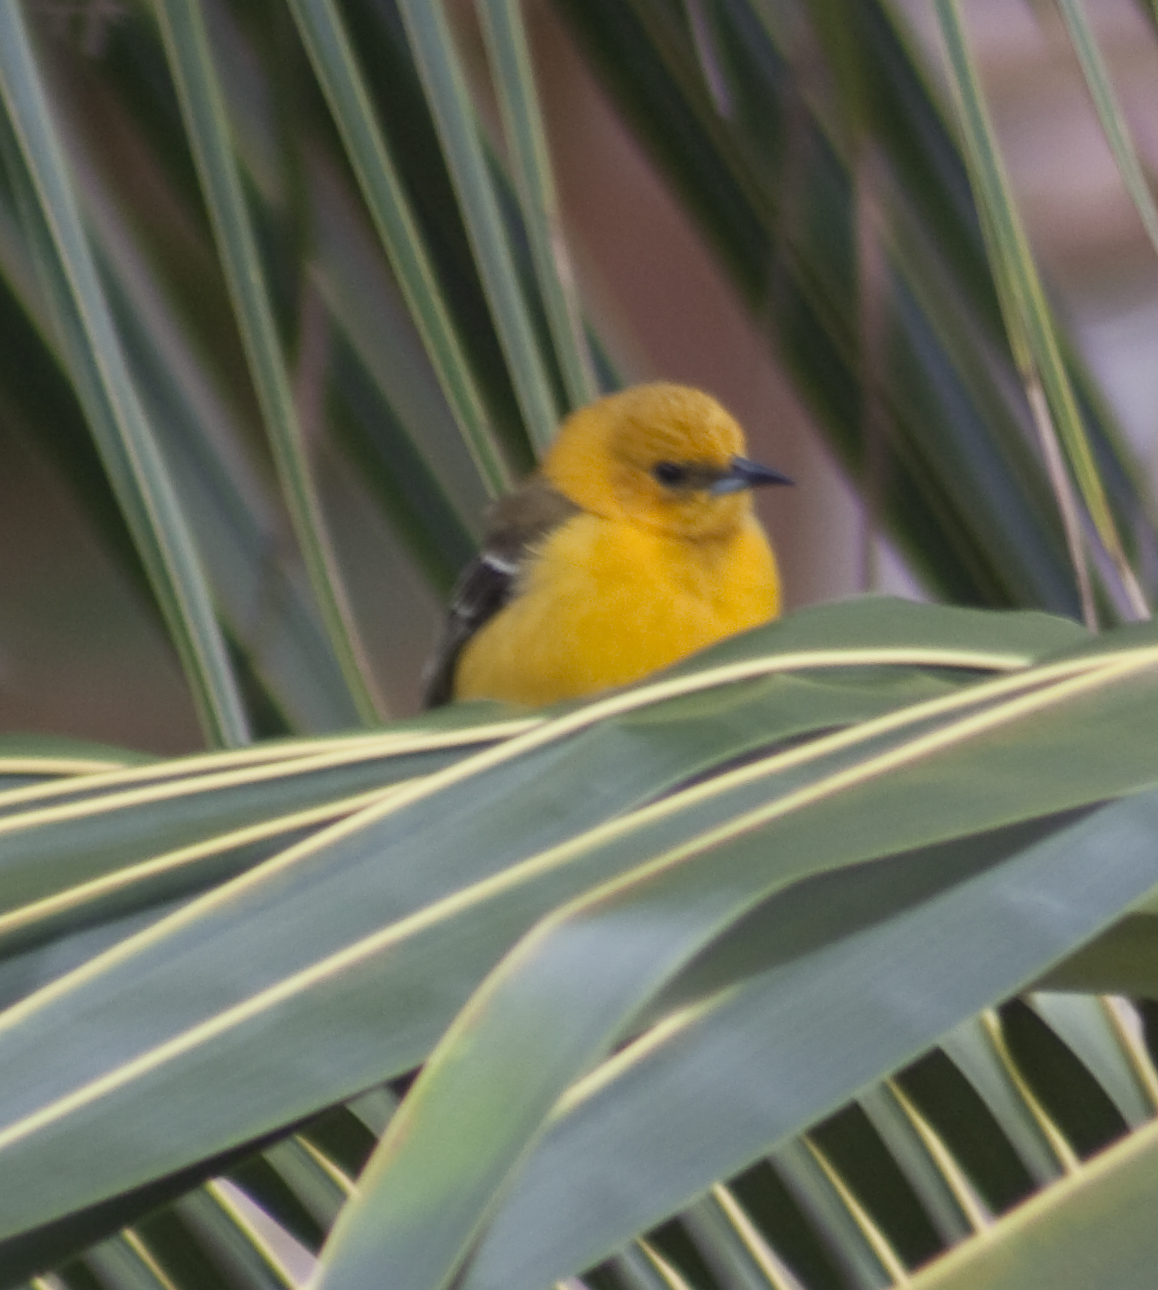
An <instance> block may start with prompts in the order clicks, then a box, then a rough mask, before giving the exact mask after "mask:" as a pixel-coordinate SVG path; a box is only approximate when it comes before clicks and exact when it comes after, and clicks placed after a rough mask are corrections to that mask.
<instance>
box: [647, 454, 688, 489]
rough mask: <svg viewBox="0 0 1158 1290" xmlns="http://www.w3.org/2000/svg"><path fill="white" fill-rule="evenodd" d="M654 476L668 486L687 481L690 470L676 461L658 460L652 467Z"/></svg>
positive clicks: (672, 486) (671, 486) (673, 486)
mask: <svg viewBox="0 0 1158 1290" xmlns="http://www.w3.org/2000/svg"><path fill="white" fill-rule="evenodd" d="M651 473H652V476H653V477H654V478H655V479H657V480H659V482H660V483H661V484H663V485H665V487H667V488H675V487H676V486H678V485H679V484H683V483H686V482H687V478H688V470H687V467H686V466H680V465H678V464H677V463H676V462H674V461H657V462H656V463H655V465H654V466H653V467H652V468H651Z"/></svg>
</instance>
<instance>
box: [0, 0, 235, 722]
mask: <svg viewBox="0 0 1158 1290" xmlns="http://www.w3.org/2000/svg"><path fill="white" fill-rule="evenodd" d="M0 96H2V98H3V104H4V109H5V112H6V114H7V118H8V121H9V122H10V124H11V128H12V131H13V132H14V134H15V138H16V140H17V143H18V146H19V150H20V155H21V158H22V161H23V164H24V165H25V166H26V167H27V171H28V175H29V178H30V181H31V183H32V185H33V187H34V189H35V193H36V201H37V203H38V210H37V212H36V216H37V217H38V218H40V219H43V221H44V223H45V226H46V229H47V234H48V238H49V239H50V240H51V246H52V260H51V263H50V265H49V274H48V279H49V282H48V285H49V289H50V292H51V294H52V296H53V298H54V303H55V306H56V313H57V316H58V318H60V319H61V320H62V322H63V323H64V325H65V330H66V333H67V334H68V335H69V336H70V337H71V338H72V339H71V343H70V344H69V345H68V351H69V357H70V363H71V364H72V365H73V367H74V380H75V383H76V387H77V392H78V395H79V396H80V398H81V401H82V403H83V404H84V406H85V408H86V413H87V416H88V420H89V425H90V428H91V430H92V432H93V435H94V437H95V438H96V441H97V444H98V447H99V449H100V452H101V455H102V457H103V459H104V461H105V464H106V468H107V470H108V472H109V475H110V479H111V480H112V483H113V487H114V489H115V490H116V492H117V495H118V498H119V500H120V503H121V507H122V510H123V512H124V515H125V518H126V520H127V521H128V523H129V526H130V528H131V529H132V531H133V534H134V538H135V541H136V543H137V547H138V550H139V551H140V552H141V555H142V558H143V559H144V562H145V566H146V568H147V569H148V571H149V576H150V580H151V582H152V584H153V587H154V590H155V592H156V594H157V597H158V601H159V603H160V605H161V608H162V610H163V612H164V614H165V618H166V621H167V623H168V626H169V629H170V632H171V633H172V636H173V640H174V642H175V644H176V646H177V649H178V652H179V654H180V655H181V658H182V662H183V664H184V666H185V671H186V676H187V678H188V680H189V684H190V686H191V688H192V690H193V694H194V697H195V699H196V701H197V705H198V710H199V712H200V714H201V719H202V722H203V724H204V725H205V727H206V731H207V733H208V735H209V736H210V738H211V740H212V741H213V742H215V743H225V744H238V743H244V742H246V740H247V738H248V734H247V729H246V718H245V713H244V708H243V706H242V702H241V698H240V695H239V693H238V690H237V684H236V681H235V679H234V677H233V673H232V669H231V667H230V664H229V660H228V657H227V653H226V649H225V643H224V641H223V640H222V637H221V632H220V629H219V627H218V624H217V620H216V617H215V615H214V612H213V608H212V604H211V601H210V595H209V590H208V588H207V586H206V584H205V580H204V575H203V573H202V570H201V567H200V564H199V562H198V558H197V554H196V551H195V549H194V545H193V541H192V538H191V536H190V534H189V531H188V526H187V524H186V521H185V519H184V516H183V514H182V512H181V508H180V505H179V503H178V500H177V498H176V496H175V493H174V491H173V486H172V484H171V482H170V480H169V476H168V472H167V471H166V468H165V465H164V462H163V461H162V459H161V457H160V454H159V453H158V451H157V447H156V443H155V440H154V438H153V435H152V433H151V431H150V428H149V426H148V424H147V422H146V420H145V418H144V415H143V413H142V410H141V406H140V401H139V399H138V397H137V394H136V391H135V389H134V387H133V384H132V381H131V379H130V377H129V373H128V370H127V368H126V364H125V360H124V355H123V353H122V351H121V346H120V342H119V340H118V338H117V334H116V330H115V327H114V325H113V320H112V317H111V315H110V312H109V308H108V303H107V301H106V299H105V296H104V292H103V290H102V288H101V285H100V281H99V278H98V276H97V272H96V267H95V265H94V263H93V258H92V252H91V250H90V248H89V244H88V241H87V238H86V236H85V233H84V229H83V227H82V224H81V218H80V213H79V210H78V209H77V203H76V200H75V197H74V194H73V191H72V188H71V185H70V182H69V178H68V172H67V167H66V164H65V160H64V155H63V151H62V148H61V146H60V143H59V141H58V139H57V136H56V131H55V127H54V125H53V121H52V117H51V113H50V111H49V107H48V103H47V100H46V98H45V95H44V91H43V88H42V86H41V84H40V78H39V75H38V73H37V70H36V64H35V61H34V59H33V55H32V49H31V46H30V44H29V40H28V33H27V31H26V29H25V26H24V21H23V18H22V16H21V11H20V9H19V7H18V6H17V5H14V4H8V5H5V6H4V7H3V9H2V10H0Z"/></svg>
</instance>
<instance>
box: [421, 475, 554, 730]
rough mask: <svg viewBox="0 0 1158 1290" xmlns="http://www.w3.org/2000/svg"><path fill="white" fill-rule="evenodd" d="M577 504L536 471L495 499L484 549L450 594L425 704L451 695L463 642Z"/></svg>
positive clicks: (511, 592) (511, 591)
mask: <svg viewBox="0 0 1158 1290" xmlns="http://www.w3.org/2000/svg"><path fill="white" fill-rule="evenodd" d="M578 512H579V507H578V506H576V505H575V503H574V502H572V501H571V500H570V498H567V497H564V496H563V494H562V493H560V492H557V491H556V490H555V489H554V488H552V487H551V485H550V484H548V483H547V481H546V480H545V479H543V478H542V476H540V475H532V476H531V478H530V479H528V480H527V481H526V483H524V484H522V485H521V486H520V487H519V488H517V489H516V490H515V491H514V492H513V493H508V494H507V496H506V497H503V498H500V499H499V501H498V502H496V503H495V506H494V509H493V510H492V512H491V514H490V517H489V524H488V526H487V534H486V537H485V539H484V542H483V549H482V550H481V551H480V552H479V554H478V555H477V556H475V558H474V559H473V560H472V561H471V562H470V564H468V565H467V566H466V568H465V569H464V570H463V571H462V573H461V575H460V576H459V579H458V582H457V583H456V584H455V587H454V591H453V592H452V593H451V599H450V610H449V612H448V614H447V619H446V625H445V626H444V627H443V629H442V635H441V636H440V637H439V640H438V644H437V645H436V646H435V650H434V654H433V656H432V657H431V660H430V662H429V663H428V664H427V666H426V670H425V672H424V674H423V675H424V678H425V681H426V690H425V694H424V696H423V707H426V708H437V707H441V705H442V704H444V703H450V702H451V700H452V699H453V698H454V673H455V668H456V667H457V665H458V659H459V655H460V654H461V653H462V650H463V647H464V646H465V645H466V643H467V641H469V640H470V638H471V637H472V636H473V635H474V634H475V632H477V631H478V630H479V628H480V627H482V626H483V625H484V623H486V622H488V621H489V620H490V619H491V618H493V617H494V616H495V614H497V613H498V612H499V610H500V609H502V607H503V606H504V605H505V604H507V603H508V602H509V601H510V600H511V598H512V597H514V596H515V595H517V594H518V584H519V575H520V573H521V571H522V569H523V566H524V564H525V563H526V561H527V560H528V559H529V558H530V557H532V556H533V555H534V553H535V551H536V550H537V548H538V547H539V545H540V544H541V543H542V541H543V539H544V538H545V537H546V536H547V535H548V534H549V533H550V532H551V531H552V530H553V529H556V528H558V526H559V525H560V524H563V523H565V522H566V521H567V520H569V519H570V518H571V517H572V516H573V515H577V514H578Z"/></svg>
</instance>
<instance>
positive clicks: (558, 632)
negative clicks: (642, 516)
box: [455, 513, 779, 706]
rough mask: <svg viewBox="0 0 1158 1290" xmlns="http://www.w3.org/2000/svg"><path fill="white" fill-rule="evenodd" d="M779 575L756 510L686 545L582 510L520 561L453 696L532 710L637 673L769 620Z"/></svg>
mask: <svg viewBox="0 0 1158 1290" xmlns="http://www.w3.org/2000/svg"><path fill="white" fill-rule="evenodd" d="M778 607H779V578H778V575H777V570H776V562H775V559H774V557H773V555H772V550H771V548H770V547H769V545H768V541H767V539H766V537H765V536H764V531H763V529H762V528H761V527H760V524H759V522H758V521H757V520H756V519H755V518H754V517H751V516H749V517H747V519H746V520H745V522H744V523H742V524H741V525H740V526H739V527H738V528H736V529H735V530H734V531H733V532H731V533H728V534H724V535H715V536H713V537H711V538H708V539H703V540H697V541H692V540H689V539H687V538H683V537H675V536H672V535H670V534H665V533H662V532H659V531H657V530H654V529H649V528H644V527H640V526H638V525H634V524H631V523H627V522H624V521H620V520H615V519H606V518H604V517H601V516H598V515H592V514H589V513H583V514H579V515H576V516H574V517H573V518H572V519H570V520H568V521H567V522H566V523H564V524H562V525H561V526H560V527H559V528H557V529H556V530H555V531H554V532H553V533H551V534H550V536H549V537H548V538H547V539H546V540H545V541H544V543H543V546H542V548H541V549H540V550H539V551H538V552H537V554H536V555H535V556H534V557H533V558H531V559H530V560H528V562H527V565H526V567H525V569H524V571H523V573H522V575H521V578H520V583H519V587H518V589H517V593H516V595H515V597H514V598H513V599H512V601H511V602H510V603H509V604H508V605H506V606H505V607H504V608H503V609H502V610H500V611H499V613H498V614H496V615H495V617H494V618H492V619H491V620H490V621H489V622H488V623H486V625H485V626H483V627H482V628H481V629H480V630H479V632H478V633H477V634H476V635H475V636H474V637H473V638H472V639H471V640H470V641H469V642H468V644H467V645H466V647H465V648H464V650H463V653H462V655H461V657H460V659H459V662H458V668H457V672H456V682H455V697H456V698H459V699H470V698H483V697H485V698H495V699H505V700H507V701H509V702H513V703H524V704H529V705H536V706H537V705H539V704H544V703H553V702H556V701H557V700H560V699H569V698H576V697H580V696H582V695H586V694H592V693H595V692H597V691H599V690H604V689H607V688H609V687H612V686H617V685H625V684H627V683H628V682H631V681H635V680H638V679H639V678H640V677H643V676H646V675H647V674H648V673H649V672H653V671H655V670H656V669H657V668H661V667H665V666H667V664H669V663H674V662H675V661H676V660H677V659H680V658H683V657H684V656H685V655H687V654H691V653H694V652H695V651H696V650H698V649H702V648H703V647H704V646H706V645H710V644H712V643H713V642H714V641H717V640H721V639H722V638H724V637H725V636H730V635H732V634H733V633H735V632H738V631H743V630H744V629H745V628H748V627H754V626H756V625H757V624H758V623H762V622H765V621H767V620H768V619H769V618H772V617H774V616H775V614H776V612H777V609H778Z"/></svg>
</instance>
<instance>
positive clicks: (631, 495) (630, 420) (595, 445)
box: [543, 383, 791, 538]
mask: <svg viewBox="0 0 1158 1290" xmlns="http://www.w3.org/2000/svg"><path fill="white" fill-rule="evenodd" d="M744 451H745V443H744V432H743V431H742V430H741V429H740V427H739V425H737V423H736V421H735V420H734V419H733V418H732V417H731V416H729V415H728V413H727V412H725V411H724V409H723V408H722V407H721V406H720V405H719V404H718V403H717V402H716V401H715V399H713V398H712V397H711V396H710V395H707V394H704V393H703V391H702V390H695V389H691V388H690V387H688V386H685V385H670V384H666V383H657V384H654V385H637V386H634V387H633V388H631V389H629V390H624V391H623V392H622V393H620V394H612V395H610V396H609V397H608V398H605V399H600V400H599V401H598V402H597V403H592V404H590V405H589V406H588V407H585V408H580V409H579V411H578V412H575V413H574V414H573V415H572V416H570V417H568V419H567V420H566V421H565V422H564V423H563V425H562V427H561V428H560V430H559V434H558V437H557V438H556V440H555V442H554V443H553V444H552V446H551V448H550V450H549V452H548V453H547V456H546V459H545V460H544V462H543V473H544V474H545V475H546V476H547V478H548V479H549V480H550V482H551V483H552V484H553V485H554V486H555V487H556V488H557V489H558V490H559V491H560V492H561V493H564V494H565V495H566V496H567V497H569V498H570V499H571V500H572V501H573V502H575V503H576V504H577V505H578V506H581V507H582V508H583V509H584V510H586V511H591V512H593V513H594V514H596V515H602V516H605V517H606V518H608V519H626V520H630V521H631V522H633V523H637V524H641V525H645V526H647V527H650V528H655V529H658V530H660V531H661V532H664V533H670V534H673V535H676V536H679V537H689V538H708V537H715V536H721V535H725V534H727V533H730V532H733V531H735V530H736V529H737V528H739V527H740V526H741V525H742V524H743V523H744V522H745V520H746V519H747V517H748V515H749V514H750V512H751V508H752V502H751V498H750V496H749V490H750V489H752V488H754V487H759V486H761V485H764V484H787V483H790V482H791V481H790V480H788V479H786V478H785V477H784V476H783V475H781V474H780V473H779V472H778V471H775V470H771V469H770V468H769V467H767V466H760V465H758V464H757V463H756V462H752V461H748V459H747V458H746V457H745V456H744Z"/></svg>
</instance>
